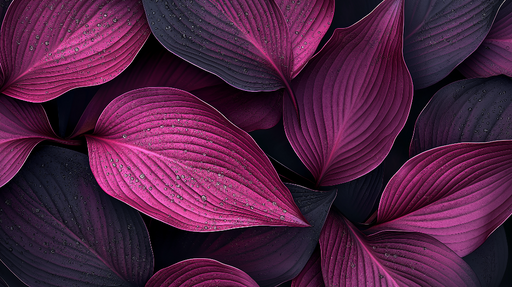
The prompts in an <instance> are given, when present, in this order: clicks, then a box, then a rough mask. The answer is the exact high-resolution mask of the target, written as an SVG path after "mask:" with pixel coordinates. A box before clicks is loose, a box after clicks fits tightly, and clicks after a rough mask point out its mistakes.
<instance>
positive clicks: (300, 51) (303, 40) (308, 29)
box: [276, 0, 335, 78]
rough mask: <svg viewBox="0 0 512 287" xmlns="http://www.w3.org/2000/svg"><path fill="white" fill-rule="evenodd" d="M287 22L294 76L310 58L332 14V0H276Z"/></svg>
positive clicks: (325, 30) (329, 23)
mask: <svg viewBox="0 0 512 287" xmlns="http://www.w3.org/2000/svg"><path fill="white" fill-rule="evenodd" d="M276 3H277V5H278V6H279V8H280V9H281V12H282V13H283V16H284V18H285V19H286V23H287V24H288V27H289V31H290V34H289V35H290V36H291V47H292V51H293V59H294V63H293V73H292V78H293V77H295V76H296V75H297V74H298V73H299V72H300V70H302V68H303V67H304V66H305V65H306V63H307V62H308V61H309V59H311V57H312V56H313V54H314V53H315V51H316V48H317V47H318V44H319V43H320V41H321V40H322V37H323V36H324V35H325V33H326V32H327V30H328V29H329V26H330V25H331V21H332V18H333V16H334V3H335V1H334V0H316V1H295V0H278V1H276Z"/></svg>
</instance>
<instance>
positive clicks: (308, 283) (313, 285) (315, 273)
mask: <svg viewBox="0 0 512 287" xmlns="http://www.w3.org/2000/svg"><path fill="white" fill-rule="evenodd" d="M292 287H325V283H324V279H323V278H322V265H321V262H320V249H319V248H318V247H317V248H316V249H315V251H314V252H313V254H311V257H310V258H309V260H308V263H306V266H304V269H302V271H301V272H300V274H299V275H298V276H297V277H295V279H293V280H292Z"/></svg>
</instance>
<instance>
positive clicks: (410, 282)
mask: <svg viewBox="0 0 512 287" xmlns="http://www.w3.org/2000/svg"><path fill="white" fill-rule="evenodd" d="M320 251H321V254H322V255H321V263H322V272H323V278H324V281H325V284H326V285H327V286H479V284H478V278H477V277H476V276H475V274H474V273H473V271H472V270H471V268H470V267H469V265H467V264H466V262H464V260H462V259H461V258H460V257H459V256H457V254H455V253H454V252H453V251H451V250H450V249H449V248H447V247H446V246H445V245H443V244H442V243H441V242H439V241H437V240H435V239H434V238H432V237H430V236H428V235H425V234H421V233H411V232H381V233H378V234H374V235H371V236H365V235H363V234H362V233H361V232H360V231H359V230H358V229H357V228H355V227H354V226H353V225H352V223H350V222H349V221H348V220H346V219H345V218H344V217H343V216H342V215H340V214H338V213H334V212H332V211H331V213H330V214H329V216H328V217H327V221H326V222H325V226H324V229H323V230H322V234H321V236H320Z"/></svg>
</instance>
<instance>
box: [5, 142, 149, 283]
mask: <svg viewBox="0 0 512 287" xmlns="http://www.w3.org/2000/svg"><path fill="white" fill-rule="evenodd" d="M0 191H1V192H0V220H1V222H2V225H1V227H0V249H1V252H0V259H1V260H2V262H4V263H5V264H6V266H7V267H8V268H9V269H10V270H11V271H12V272H13V273H14V274H15V275H16V276H17V277H19V278H20V279H21V280H22V281H23V282H25V283H26V284H27V285H29V286H92V285H95V286H141V285H143V284H144V283H145V282H146V281H147V280H148V279H149V278H150V276H151V275H152V272H153V253H152V250H151V245H150V242H149V236H148V232H147V230H146V227H145V225H144V222H143V221H142V218H141V217H140V215H139V214H138V213H137V212H136V211H135V210H133V209H132V208H130V207H128V206H126V205H125V204H123V203H121V202H119V201H117V200H115V199H113V198H112V197H110V196H108V195H107V194H105V193H104V192H103V191H102V190H101V188H100V187H99V186H98V184H97V183H96V181H95V180H94V177H93V175H92V173H91V170H90V168H89V165H88V159H87V156H85V155H83V154H81V153H78V152H75V151H71V150H68V149H64V148H60V147H51V146H44V147H42V148H41V149H38V150H37V151H34V153H33V154H32V155H31V156H30V158H29V159H28V161H27V163H26V165H25V166H24V167H23V169H22V170H21V171H20V172H19V174H18V175H16V177H15V178H13V180H12V181H11V182H9V183H8V184H7V185H5V186H4V187H2V188H1V190H0Z"/></svg>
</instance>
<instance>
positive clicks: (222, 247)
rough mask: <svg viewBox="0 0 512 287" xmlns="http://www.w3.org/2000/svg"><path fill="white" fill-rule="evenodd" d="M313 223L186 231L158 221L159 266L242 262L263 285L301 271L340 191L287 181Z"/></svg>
mask: <svg viewBox="0 0 512 287" xmlns="http://www.w3.org/2000/svg"><path fill="white" fill-rule="evenodd" d="M286 186H287V187H288V188H289V189H290V191H291V193H292V195H293V198H294V200H295V202H296V203H297V205H298V206H299V208H300V210H301V212H302V213H303V214H304V217H305V218H306V219H307V220H308V222H309V223H310V224H311V227H305V228H304V227H253V228H239V229H235V230H228V231H223V232H209V233H197V232H185V231H181V230H176V229H174V228H170V227H162V226H158V225H156V226H154V227H152V228H151V230H150V232H151V235H152V238H153V246H154V250H155V251H156V252H157V256H156V258H155V260H156V262H157V267H159V266H160V265H161V266H168V265H170V264H173V263H174V262H176V261H179V260H183V259H188V258H193V257H207V258H212V259H215V260H219V261H222V262H224V263H226V264H229V265H232V266H235V267H237V268H240V269H241V270H243V271H244V272H246V273H247V274H249V275H250V276H251V278H253V279H254V280H255V281H256V282H258V284H259V285H260V286H277V285H279V284H281V283H283V282H286V281H289V280H291V279H293V278H294V277H296V276H297V275H298V274H299V272H300V270H302V268H303V267H304V265H305V264H306V262H307V261H308V259H309V258H310V255H311V253H312V252H313V250H314V249H315V247H316V246H317V244H318V238H319V236H320V232H321V230H322V226H323V224H324V221H325V218H326V217H327V213H328V212H329V209H330V207H331V204H332V202H333V200H334V197H335V196H336V193H335V192H319V191H314V190H310V189H307V188H304V187H301V186H298V185H294V184H286Z"/></svg>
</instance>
